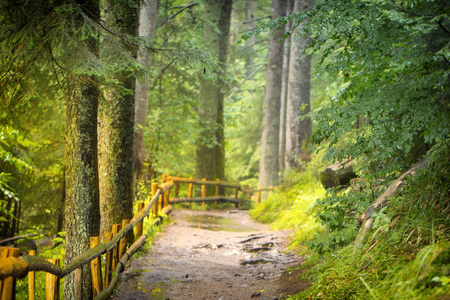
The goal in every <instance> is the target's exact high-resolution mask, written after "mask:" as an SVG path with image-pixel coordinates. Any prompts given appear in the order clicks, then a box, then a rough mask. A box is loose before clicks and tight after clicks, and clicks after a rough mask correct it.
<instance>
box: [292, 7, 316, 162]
mask: <svg viewBox="0 0 450 300" xmlns="http://www.w3.org/2000/svg"><path fill="white" fill-rule="evenodd" d="M313 5H314V0H297V1H296V2H295V4H294V11H304V10H307V9H310V8H312V6H313ZM302 26H303V24H300V26H299V27H297V29H296V30H295V31H294V35H295V33H296V32H298V31H299V30H300V28H302ZM309 43H310V38H309V37H308V36H306V37H299V39H298V41H293V42H292V43H291V53H290V60H289V82H288V95H287V106H286V153H285V168H286V170H289V169H293V168H298V167H299V166H300V163H301V162H302V161H308V160H309V155H308V154H307V153H306V151H304V150H303V149H304V143H305V142H306V141H307V140H308V139H309V138H310V137H311V130H312V128H311V119H310V118H303V116H304V115H306V114H308V113H309V112H310V110H311V103H310V86H311V83H310V79H311V75H310V72H311V57H310V56H309V55H305V54H302V52H303V51H304V50H305V48H306V46H307V45H308V44H309Z"/></svg>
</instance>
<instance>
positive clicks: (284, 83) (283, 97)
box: [278, 0, 294, 179]
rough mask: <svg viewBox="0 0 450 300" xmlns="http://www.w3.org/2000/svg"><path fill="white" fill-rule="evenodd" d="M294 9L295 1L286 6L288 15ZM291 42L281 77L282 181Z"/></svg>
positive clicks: (284, 45)
mask: <svg viewBox="0 0 450 300" xmlns="http://www.w3.org/2000/svg"><path fill="white" fill-rule="evenodd" d="M293 9H294V1H293V0H288V1H287V5H286V15H290V14H291V13H292V10H293ZM285 26H286V29H285V31H287V30H290V29H291V27H292V22H288V23H287V24H286V25H285ZM290 42H291V37H290V36H289V37H288V38H287V39H286V40H285V41H284V44H283V47H284V48H283V71H282V75H281V80H282V81H281V103H280V142H279V154H278V155H279V159H278V162H279V169H280V172H279V178H280V179H282V178H283V175H284V169H285V161H284V156H285V153H286V102H287V91H288V79H289V77H288V75H289V58H290V50H291V48H290V47H288V44H289V43H290Z"/></svg>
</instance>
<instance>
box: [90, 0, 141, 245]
mask: <svg viewBox="0 0 450 300" xmlns="http://www.w3.org/2000/svg"><path fill="white" fill-rule="evenodd" d="M104 19H105V23H106V27H108V28H109V29H110V30H112V31H113V32H115V33H116V34H119V35H129V36H136V35H137V33H138V20H139V1H113V0H108V1H105V14H104ZM111 38H114V37H111ZM118 42H119V43H121V44H122V45H123V47H124V48H125V49H127V51H128V53H129V54H130V55H132V56H133V57H136V52H137V49H136V48H135V47H134V46H133V45H131V44H130V43H128V42H127V41H124V40H123V39H120V40H118ZM116 49H117V47H116V46H115V45H114V44H113V43H112V42H110V41H106V40H104V41H103V42H102V45H101V55H102V59H103V60H105V61H106V62H107V63H109V64H113V63H115V62H116V60H117V58H116V57H114V56H113V55H114V53H115V52H116V51H117V50H116ZM119 55H120V54H119ZM111 77H112V79H114V80H115V81H116V82H117V83H116V84H111V85H110V86H108V87H107V89H105V93H104V101H103V102H101V105H100V121H99V174H100V176H99V179H100V213H101V234H102V236H103V235H104V233H105V232H108V231H110V230H111V226H112V224H118V223H122V219H130V218H131V217H132V215H133V200H134V172H133V169H134V159H133V158H134V156H133V152H134V151H133V150H134V147H133V140H134V119H135V104H134V91H135V85H136V79H135V77H134V76H133V73H132V66H124V65H122V66H118V69H117V70H115V72H114V74H112V75H111Z"/></svg>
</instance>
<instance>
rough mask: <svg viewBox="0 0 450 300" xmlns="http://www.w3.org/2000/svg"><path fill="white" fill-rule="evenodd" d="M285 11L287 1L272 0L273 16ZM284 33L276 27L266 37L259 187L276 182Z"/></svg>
mask: <svg viewBox="0 0 450 300" xmlns="http://www.w3.org/2000/svg"><path fill="white" fill-rule="evenodd" d="M285 13H286V2H285V1H281V0H273V1H272V18H278V17H280V16H284V14H285ZM283 33H284V32H283V31H282V30H277V31H275V32H273V33H272V34H271V35H270V37H269V49H268V54H267V71H266V92H265V95H264V108H263V129H262V137H261V159H260V162H259V185H260V186H262V187H268V186H269V185H272V184H273V185H275V184H277V183H278V171H279V163H278V160H279V149H278V148H279V134H280V99H281V86H282V76H281V75H282V65H283V43H280V40H281V38H282V36H283Z"/></svg>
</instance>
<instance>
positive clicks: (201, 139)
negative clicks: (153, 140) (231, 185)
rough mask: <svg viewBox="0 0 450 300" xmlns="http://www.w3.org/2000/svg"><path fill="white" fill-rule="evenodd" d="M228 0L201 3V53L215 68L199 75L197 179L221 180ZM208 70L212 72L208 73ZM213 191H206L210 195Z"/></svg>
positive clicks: (223, 157) (222, 169) (223, 152)
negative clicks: (212, 59) (210, 60)
mask: <svg viewBox="0 0 450 300" xmlns="http://www.w3.org/2000/svg"><path fill="white" fill-rule="evenodd" d="M231 7H232V1H231V0H224V1H220V0H207V1H205V12H204V20H205V21H204V25H203V37H204V41H205V44H206V45H205V50H207V51H208V52H209V53H210V55H211V56H212V58H215V59H217V64H215V65H214V66H213V67H212V68H211V67H208V66H207V67H205V72H204V73H202V74H201V75H200V97H199V107H198V114H199V125H200V132H199V134H198V137H197V149H196V176H197V178H207V179H209V180H213V179H215V178H221V179H223V178H224V177H225V148H224V142H225V136H224V128H223V100H224V93H223V89H224V81H223V78H224V76H225V66H226V60H227V48H228V39H229V31H230V19H231ZM211 69H212V70H211ZM213 192H214V190H212V189H211V190H210V191H208V193H213Z"/></svg>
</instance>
